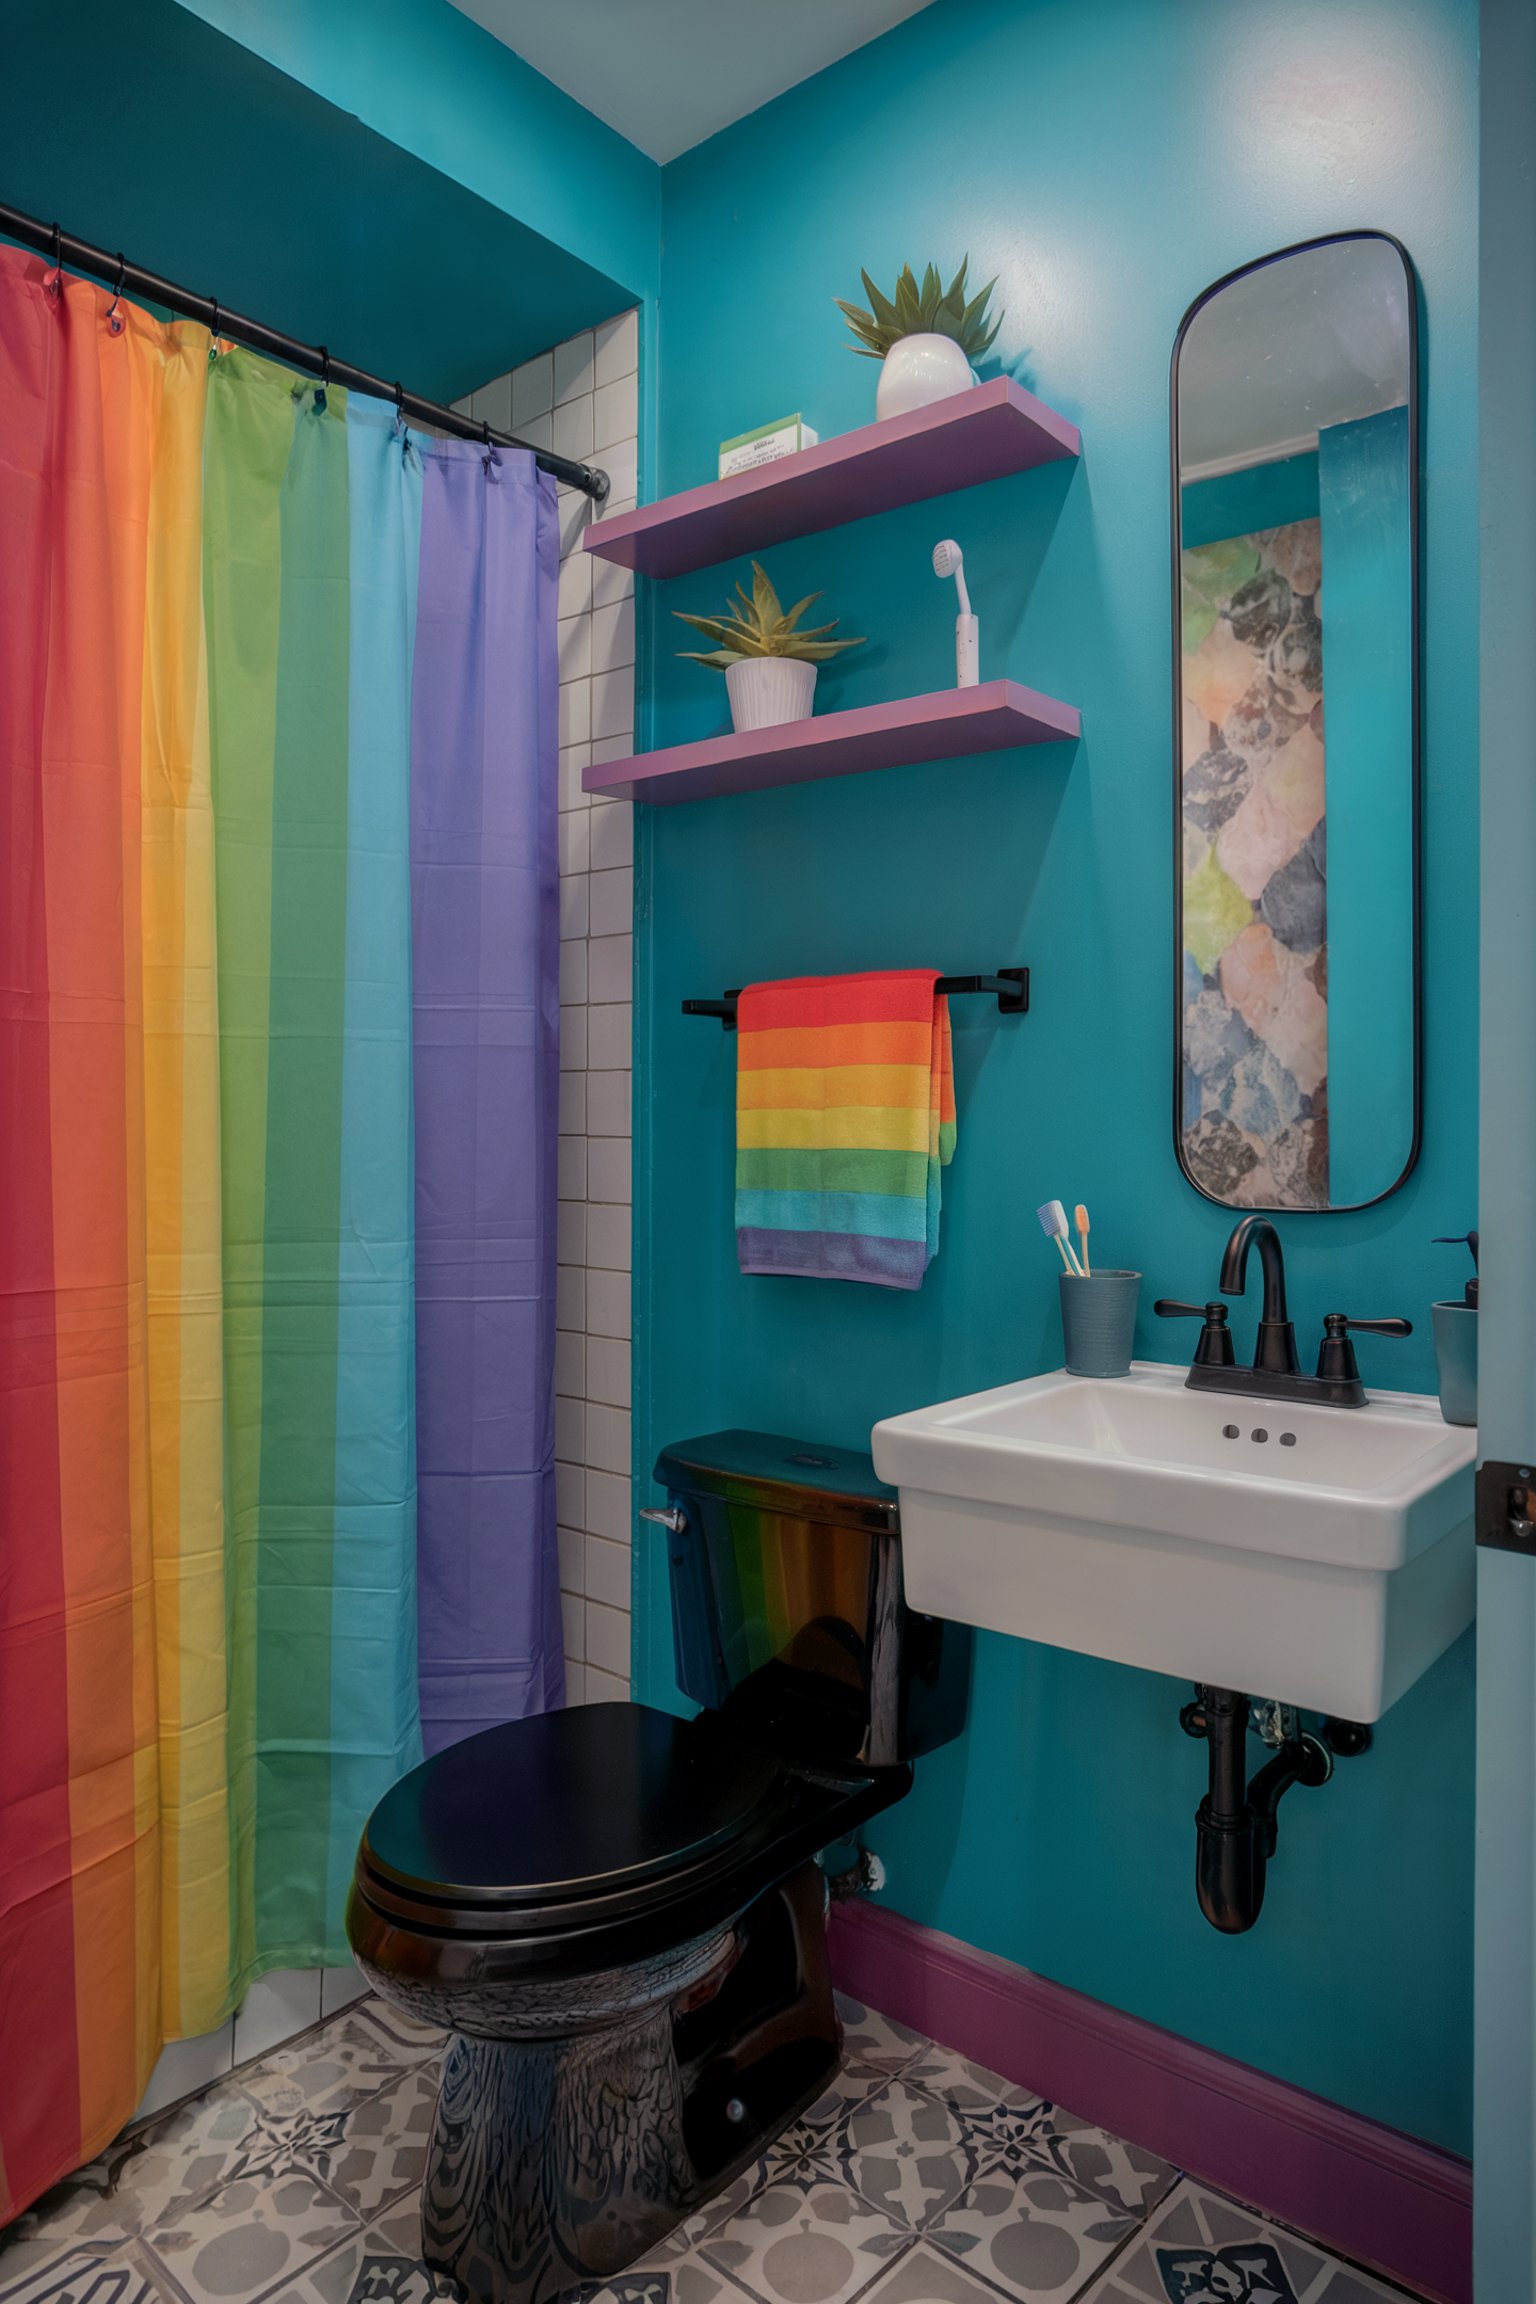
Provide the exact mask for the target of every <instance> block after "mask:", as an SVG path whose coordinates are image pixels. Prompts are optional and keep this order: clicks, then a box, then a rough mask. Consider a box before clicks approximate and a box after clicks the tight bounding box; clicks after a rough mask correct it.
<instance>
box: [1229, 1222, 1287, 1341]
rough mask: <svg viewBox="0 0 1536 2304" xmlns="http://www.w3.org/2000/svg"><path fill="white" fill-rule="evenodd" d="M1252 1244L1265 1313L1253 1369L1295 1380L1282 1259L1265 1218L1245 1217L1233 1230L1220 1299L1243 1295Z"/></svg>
mask: <svg viewBox="0 0 1536 2304" xmlns="http://www.w3.org/2000/svg"><path fill="white" fill-rule="evenodd" d="M1255 1242H1257V1244H1258V1250H1259V1263H1260V1264H1261V1265H1262V1267H1263V1271H1264V1309H1263V1311H1262V1312H1261V1313H1260V1314H1259V1333H1258V1336H1257V1338H1256V1340H1255V1343H1254V1348H1253V1365H1254V1367H1255V1368H1256V1369H1259V1368H1262V1369H1263V1371H1264V1373H1265V1375H1266V1376H1297V1375H1299V1374H1300V1373H1301V1362H1300V1361H1299V1360H1298V1359H1297V1357H1296V1331H1295V1329H1294V1328H1293V1327H1292V1326H1291V1316H1290V1313H1289V1311H1288V1310H1287V1309H1286V1302H1285V1257H1284V1255H1283V1254H1282V1252H1281V1247H1280V1235H1279V1233H1278V1232H1277V1231H1276V1230H1275V1228H1274V1226H1273V1224H1271V1222H1270V1220H1269V1218H1268V1217H1267V1216H1245V1217H1244V1218H1243V1220H1242V1222H1241V1224H1239V1225H1238V1226H1237V1227H1236V1229H1235V1230H1234V1232H1233V1234H1232V1237H1231V1239H1230V1240H1229V1241H1228V1242H1227V1252H1226V1254H1225V1255H1224V1256H1223V1257H1222V1260H1221V1292H1222V1294H1223V1296H1241V1295H1242V1294H1243V1293H1244V1291H1245V1289H1246V1287H1247V1284H1248V1251H1249V1249H1250V1248H1251V1247H1253V1246H1254V1244H1255Z"/></svg>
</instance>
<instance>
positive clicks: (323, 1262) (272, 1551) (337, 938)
mask: <svg viewBox="0 0 1536 2304" xmlns="http://www.w3.org/2000/svg"><path fill="white" fill-rule="evenodd" d="M344 419H345V395H344V394H343V393H341V392H338V391H335V390H332V391H331V392H330V394H329V395H328V396H327V399H326V402H325V404H324V405H322V404H321V397H320V395H318V394H316V393H315V392H314V391H312V390H309V389H305V390H304V391H303V394H302V398H301V399H300V401H299V412H298V417H297V421H296V423H295V425H294V431H293V446H292V453H291V455H290V457H289V462H288V470H287V472H286V474H285V475H284V479H283V485H282V490H281V496H280V517H281V527H282V593H281V620H280V627H279V638H278V661H277V717H276V749H275V756H274V763H273V777H272V933H271V964H272V986H271V1001H270V1012H269V1013H270V1022H269V1032H270V1038H269V1043H268V1050H267V1082H268V1085H267V1142H266V1205H265V1212H264V1222H263V1237H262V1290H263V1323H262V1343H261V1505H260V1529H261V1551H260V1563H259V1572H260V1582H259V1592H258V1602H257V1620H256V1673H257V1722H258V1738H259V1759H258V1765H259V1771H260V1789H259V1807H258V1814H257V1835H256V1888H255V1895H256V1925H257V1933H258V1937H259V1939H260V1941H261V1944H262V1947H263V1951H264V1953H265V1952H266V1951H267V1949H268V1948H269V1947H274V1946H283V1947H286V1950H287V1954H288V1956H289V1957H291V1958H292V1960H293V1961H294V1963H295V1964H296V1965H300V1966H305V1965H311V1964H319V1963H320V1962H321V1960H322V1958H323V1956H324V1954H325V1952H326V1950H327V1934H328V1932H327V1928H326V1913H325V1905H326V1883H327V1873H328V1865H327V1845H328V1839H329V1820H330V1742H331V1613H332V1575H331V1566H332V1549H333V1545H334V1542H335V1512H336V1363H337V1321H338V1300H339V1285H340V1204H341V1136H342V1057H343V1029H344V1024H345V1016H346V922H347V836H348V826H347V690H348V665H349V637H350V624H351V613H350V605H349V598H348V563H349V555H350V537H351V526H350V519H349V513H348V496H347V438H346V427H345V420H344Z"/></svg>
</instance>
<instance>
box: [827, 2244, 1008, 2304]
mask: <svg viewBox="0 0 1536 2304" xmlns="http://www.w3.org/2000/svg"><path fill="white" fill-rule="evenodd" d="M859 2304H999V2299H998V2293H997V2290H996V2289H995V2288H990V2287H988V2286H987V2284H986V2282H985V2281H982V2280H975V2279H973V2278H972V2277H971V2275H970V2273H969V2272H967V2271H966V2270H965V2268H964V2266H963V2265H961V2264H959V2263H957V2262H956V2261H955V2258H954V2257H953V2256H948V2255H946V2254H945V2253H944V2251H943V2249H942V2248H933V2247H930V2246H929V2244H928V2242H927V2241H926V2240H920V2241H919V2242H918V2244H917V2246H916V2247H915V2248H909V2249H908V2250H907V2253H906V2254H905V2256H899V2257H898V2258H897V2260H896V2262H895V2263H894V2264H893V2265H892V2267H891V2269H890V2271H889V2272H882V2273H881V2275H880V2277H879V2279H878V2280H876V2281H875V2283H874V2285H873V2286H872V2287H869V2288H866V2289H865V2291H864V2293H863V2295H862V2296H861V2297H860V2298H859Z"/></svg>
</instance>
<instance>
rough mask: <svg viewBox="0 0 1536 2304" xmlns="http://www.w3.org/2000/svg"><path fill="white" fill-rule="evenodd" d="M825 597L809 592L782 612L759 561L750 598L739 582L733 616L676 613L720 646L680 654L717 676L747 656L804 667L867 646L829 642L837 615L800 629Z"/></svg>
mask: <svg viewBox="0 0 1536 2304" xmlns="http://www.w3.org/2000/svg"><path fill="white" fill-rule="evenodd" d="M820 598H821V594H820V593H819V592H808V593H807V594H806V596H805V598H804V599H803V600H797V601H796V602H795V605H794V607H793V608H788V609H786V608H781V607H780V606H779V596H778V594H777V592H775V590H774V588H773V586H772V584H771V583H770V581H769V579H768V577H767V576H766V575H765V573H764V571H763V570H762V568H760V567H759V565H758V563H757V562H756V561H755V560H754V561H753V563H752V593H751V597H750V599H749V598H748V596H747V594H746V593H745V592H744V591H743V590H742V587H741V586H740V585H739V584H738V585H737V587H736V603H733V605H732V607H731V609H730V611H729V613H728V614H726V615H724V616H688V615H685V614H684V612H683V610H682V609H681V608H674V609H673V611H672V613H673V615H674V616H675V617H676V618H677V619H678V621H679V622H680V623H682V624H691V625H692V626H693V629H694V630H695V632H702V633H703V635H704V637H705V639H706V640H715V641H718V642H719V646H718V647H717V648H714V649H712V650H711V651H710V652H709V654H707V655H705V654H701V653H700V652H699V651H698V650H696V649H692V648H679V650H678V654H679V656H684V657H686V658H687V660H688V662H689V663H690V664H708V665H711V666H712V667H713V668H714V669H715V670H716V671H717V672H728V671H729V670H730V668H731V666H732V665H733V664H739V663H740V662H741V661H742V659H743V658H744V657H747V656H794V657H796V658H798V660H799V661H800V662H801V663H802V664H825V663H826V661H827V659H828V658H829V657H831V656H837V655H840V654H841V653H842V651H843V649H845V648H862V647H863V645H864V642H863V641H862V639H859V640H829V639H828V638H827V634H828V633H829V632H835V631H836V630H837V619H836V618H835V617H834V619H833V621H832V622H831V623H830V624H817V625H815V626H813V628H812V629H811V630H810V631H809V632H797V631H796V630H795V626H796V625H797V624H798V623H799V621H800V619H801V617H802V616H803V615H804V614H805V612H806V610H807V608H811V607H814V605H815V603H816V602H817V601H818V600H819V599H820Z"/></svg>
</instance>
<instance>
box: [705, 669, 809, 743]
mask: <svg viewBox="0 0 1536 2304" xmlns="http://www.w3.org/2000/svg"><path fill="white" fill-rule="evenodd" d="M725 685H726V688H727V690H728V691H729V694H730V699H731V725H732V727H733V728H734V729H735V731H736V733H737V735H738V736H743V735H745V734H746V732H747V730H748V729H749V728H781V727H783V725H784V723H785V721H786V720H809V718H810V717H811V713H812V711H813V710H814V707H815V695H816V666H815V665H814V664H803V663H802V662H801V661H800V659H799V657H797V656H743V657H742V658H741V659H740V661H739V662H738V663H735V664H729V665H727V667H726V673H725Z"/></svg>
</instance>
